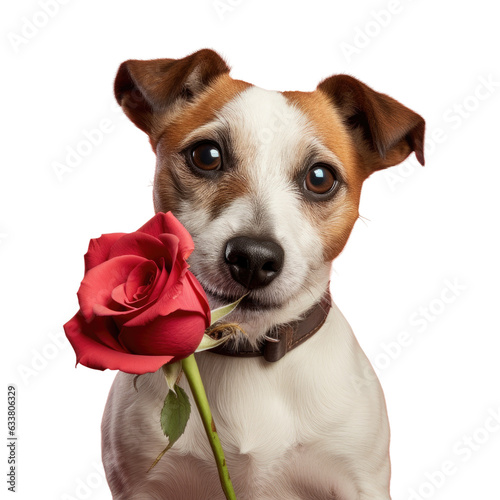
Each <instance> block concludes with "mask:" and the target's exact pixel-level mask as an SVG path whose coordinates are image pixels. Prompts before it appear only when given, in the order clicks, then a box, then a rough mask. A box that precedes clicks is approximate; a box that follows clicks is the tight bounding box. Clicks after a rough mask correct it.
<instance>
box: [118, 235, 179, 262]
mask: <svg viewBox="0 0 500 500" xmlns="http://www.w3.org/2000/svg"><path fill="white" fill-rule="evenodd" d="M178 248H179V241H178V239H177V237H175V236H173V238H172V239H171V240H170V241H169V245H165V244H163V243H162V242H161V241H160V240H159V239H158V238H155V237H154V236H151V235H149V234H144V233H131V234H126V235H124V236H123V237H122V238H120V239H119V240H117V241H116V242H115V243H114V245H113V246H112V247H111V248H110V250H109V258H110V259H112V258H113V257H118V256H120V255H139V256H141V257H144V258H146V259H148V260H154V261H155V262H156V261H158V260H159V259H161V258H163V259H165V266H166V267H167V269H168V268H170V267H171V266H172V262H173V261H174V260H175V258H176V256H177V253H178Z"/></svg>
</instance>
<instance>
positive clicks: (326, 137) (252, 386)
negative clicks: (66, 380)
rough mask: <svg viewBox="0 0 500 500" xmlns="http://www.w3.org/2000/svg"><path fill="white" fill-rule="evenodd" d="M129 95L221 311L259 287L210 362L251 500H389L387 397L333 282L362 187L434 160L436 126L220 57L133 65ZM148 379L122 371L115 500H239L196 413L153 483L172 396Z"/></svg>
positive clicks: (110, 408)
mask: <svg viewBox="0 0 500 500" xmlns="http://www.w3.org/2000/svg"><path fill="white" fill-rule="evenodd" d="M115 95H116V98H117V100H118V102H119V103H120V105H121V106H122V108H123V110H124V112H125V114H126V115H127V116H128V117H129V118H130V120H132V122H133V123H134V124H135V125H137V127H139V128H140V129H141V130H143V131H144V132H146V133H147V134H148V136H149V140H150V143H151V146H152V148H153V150H154V152H155V153H156V156H157V163H156V173H155V179H154V189H153V200H154V208H155V211H156V212H159V211H161V212H167V211H172V212H173V214H174V215H175V216H176V217H177V218H178V219H179V220H180V221H181V222H182V223H183V224H184V226H185V227H186V228H187V230H188V231H189V232H190V233H191V235H192V237H193V240H194V243H195V250H194V252H193V254H192V256H191V257H190V265H191V270H192V272H193V273H194V274H195V276H196V277H197V278H198V280H199V281H200V283H201V284H202V286H203V288H204V289H205V291H206V293H207V296H208V298H209V302H210V306H211V308H212V309H213V308H215V307H219V306H221V305H225V304H228V303H230V302H233V301H235V300H236V299H238V298H240V297H241V296H243V295H244V294H245V293H247V292H248V295H247V297H246V298H245V299H244V300H243V301H242V303H241V304H240V305H239V307H238V308H237V309H236V310H235V311H234V312H232V313H231V316H229V318H230V321H231V322H234V323H239V324H240V325H241V327H242V328H243V330H244V331H245V332H246V334H247V335H246V337H245V336H242V338H241V339H238V338H236V339H235V340H234V341H232V342H231V345H225V346H224V347H222V348H218V349H217V351H216V352H203V353H199V354H197V355H196V356H197V357H196V359H197V362H198V365H199V368H200V372H201V376H202V379H203V381H204V384H205V388H206V392H207V396H208V400H209V402H210V405H211V409H212V413H213V416H214V420H215V422H216V423H217V427H218V431H219V436H220V439H221V443H222V446H223V449H224V452H225V455H226V459H227V464H228V468H229V472H230V475H231V479H232V482H233V485H234V488H235V491H236V495H237V497H238V499H239V500H276V499H285V500H295V499H307V500H313V499H318V500H319V499H321V500H325V499H336V500H389V499H390V492H389V481H390V461H389V424H388V419H387V412H386V406H385V400H384V395H383V392H382V389H381V387H380V383H379V381H378V379H377V377H376V375H375V373H374V371H373V368H372V366H371V365H370V362H369V361H368V359H367V358H366V356H365V354H364V353H363V351H362V350H361V348H360V346H359V344H358V342H357V341H356V339H355V337H354V335H353V333H352V330H351V328H350V327H349V325H348V323H347V321H346V320H345V318H344V317H343V316H342V314H341V312H340V311H339V310H338V309H337V307H336V306H335V304H334V303H333V302H332V301H331V297H330V292H329V280H330V270H331V264H332V261H333V259H335V257H337V255H339V254H340V252H341V251H342V249H343V248H344V246H345V244H346V242H347V239H348V237H349V234H350V232H351V230H352V228H353V226H354V223H355V222H356V220H357V219H358V206H359V198H360V194H361V186H362V184H363V181H364V180H365V179H366V178H367V177H368V176H369V175H370V174H372V173H373V172H374V171H377V170H380V169H383V168H386V167H390V166H392V165H396V164H398V163H400V162H402V161H403V160H404V159H405V158H406V157H407V156H408V155H409V154H410V153H411V152H415V155H416V157H417V159H418V161H419V162H420V163H421V164H422V165H423V164H424V155H423V146H424V130H425V122H424V120H423V118H422V117H421V116H419V115H418V114H416V113H414V112H413V111H411V110H410V109H408V108H406V107H405V106H403V105H402V104H400V103H399V102H398V101H396V100H394V99H392V98H391V97H389V96H387V95H385V94H380V93H378V92H376V91H374V90H372V89H371V88H370V87H368V86H366V85H365V84H364V83H362V82H360V81H359V80H357V79H355V78H353V77H351V76H347V75H334V76H331V77H329V78H327V79H325V80H323V81H322V82H321V83H320V84H319V85H318V87H317V89H316V90H315V91H314V92H298V91H293V92H277V91H269V90H263V89H260V88H258V87H255V86H254V85H252V84H250V83H246V82H243V81H240V80H234V79H232V78H231V77H230V76H229V67H228V66H227V65H226V63H225V62H224V60H223V59H222V58H221V57H220V56H219V55H218V54H217V53H216V52H214V51H212V50H208V49H204V50H200V51H198V52H195V53H194V54H191V55H190V56H188V57H185V58H183V59H156V60H149V61H140V60H129V61H126V62H124V63H123V64H122V65H121V66H120V68H119V70H118V74H117V76H116V80H115ZM133 379H134V376H133V375H129V374H126V373H122V372H119V373H118V374H117V376H116V378H115V381H114V383H113V386H112V388H111V391H110V394H109V398H108V401H107V404H106V409H105V413H104V417H103V421H102V446H103V450H102V456H103V462H104V467H105V471H106V477H107V481H108V483H109V486H110V488H111V491H112V494H113V498H114V499H116V500H148V499H155V500H159V499H172V500H180V499H182V500H184V499H185V500H205V499H210V500H215V499H223V498H224V496H223V493H222V490H221V487H220V483H219V478H218V474H217V469H216V467H215V463H214V459H213V455H212V451H211V449H210V447H209V444H208V441H207V439H206V435H205V432H204V430H203V427H202V424H201V419H200V417H199V415H198V414H197V412H193V414H192V417H191V419H190V420H189V422H188V424H187V427H186V431H185V433H184V434H183V436H182V437H181V438H180V439H179V440H178V442H177V443H176V444H175V445H174V446H173V448H172V449H171V450H169V451H168V452H167V454H166V455H165V456H164V457H163V458H162V459H161V461H160V462H159V463H158V465H157V466H156V467H155V468H154V469H152V470H151V472H149V473H146V471H147V470H148V468H149V467H150V465H151V463H152V461H153V460H154V458H155V457H156V456H158V454H159V453H160V452H161V451H162V449H163V448H164V447H165V443H166V438H165V436H164V434H163V432H162V430H161V427H160V422H159V415H160V410H161V408H162V406H163V401H164V398H165V395H166V392H167V390H168V389H167V387H166V383H165V379H164V375H163V373H162V370H159V371H158V372H156V373H151V374H146V375H144V376H141V377H140V378H139V379H138V380H137V391H136V389H134V383H133ZM180 385H181V386H182V387H183V388H184V390H185V391H186V392H187V393H188V394H189V395H190V397H191V400H192V396H191V392H190V390H189V386H188V384H187V382H186V380H185V379H183V380H182V382H181V383H180Z"/></svg>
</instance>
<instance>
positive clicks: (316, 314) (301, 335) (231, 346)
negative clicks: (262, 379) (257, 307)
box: [212, 285, 332, 362]
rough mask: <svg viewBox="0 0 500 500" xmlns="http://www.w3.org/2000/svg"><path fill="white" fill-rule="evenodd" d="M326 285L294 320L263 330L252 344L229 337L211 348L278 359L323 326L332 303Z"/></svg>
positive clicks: (217, 352) (241, 355)
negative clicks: (320, 293)
mask: <svg viewBox="0 0 500 500" xmlns="http://www.w3.org/2000/svg"><path fill="white" fill-rule="evenodd" d="M331 300H332V298H331V295H330V286H329V285H328V287H327V289H326V291H325V292H324V294H323V296H322V297H321V300H320V301H319V302H317V303H316V304H314V305H313V306H312V307H311V308H310V309H309V310H308V311H306V313H305V314H304V315H303V316H302V317H300V318H299V319H298V320H296V321H292V322H289V323H285V324H282V325H277V326H275V327H273V328H272V329H271V330H270V331H269V332H267V333H266V335H265V337H264V340H263V341H262V342H261V343H260V344H259V345H258V346H257V347H253V346H252V345H251V344H250V343H249V342H248V340H246V339H245V340H244V341H240V342H238V343H237V342H234V341H233V342H232V341H229V342H227V343H225V344H222V345H220V346H219V347H217V348H215V349H213V350H212V352H213V353H215V354H221V355H224V356H234V357H243V358H250V357H259V356H262V357H263V358H264V359H265V360H266V361H268V362H276V361H279V360H280V359H281V358H282V357H283V356H285V354H286V353H287V352H289V351H291V350H292V349H295V348H296V347H298V346H299V345H301V344H303V343H304V342H305V341H307V340H308V339H310V338H311V337H312V336H313V335H314V334H315V333H316V332H317V331H319V329H320V328H321V327H322V326H323V324H324V322H325V320H326V318H327V316H328V313H329V312H330V308H331V305H332V302H331Z"/></svg>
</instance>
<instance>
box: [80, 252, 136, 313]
mask: <svg viewBox="0 0 500 500" xmlns="http://www.w3.org/2000/svg"><path fill="white" fill-rule="evenodd" d="M141 262H144V257H139V256H137V255H123V256H121V257H115V258H114V259H111V260H108V261H106V262H103V263H102V264H99V265H98V266H96V267H93V268H92V269H90V271H88V272H87V273H86V274H85V276H84V277H83V280H82V283H81V285H80V289H79V290H78V293H77V295H78V301H79V303H80V309H81V311H82V314H83V316H84V317H85V319H86V320H87V321H90V320H91V319H92V318H93V316H94V307H95V306H96V305H97V306H98V305H103V306H106V307H108V306H109V305H110V302H111V292H112V290H113V289H114V288H115V287H117V286H118V285H120V284H121V283H124V282H125V281H126V280H127V276H128V275H129V273H130V272H131V271H132V269H134V268H135V267H136V266H137V265H138V264H139V263H141Z"/></svg>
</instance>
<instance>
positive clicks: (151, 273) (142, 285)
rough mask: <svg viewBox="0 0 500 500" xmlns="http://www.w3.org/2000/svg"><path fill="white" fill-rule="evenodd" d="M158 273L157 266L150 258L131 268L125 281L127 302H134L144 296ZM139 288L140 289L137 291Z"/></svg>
mask: <svg viewBox="0 0 500 500" xmlns="http://www.w3.org/2000/svg"><path fill="white" fill-rule="evenodd" d="M159 274H160V273H159V269H158V266H157V265H156V263H155V262H153V261H152V260H148V261H146V262H143V263H141V264H139V265H138V266H137V267H136V268H135V269H133V270H132V272H131V273H130V274H129V275H128V278H127V281H126V283H125V296H126V300H127V303H129V304H131V303H135V302H137V301H139V300H141V299H142V298H144V296H145V295H147V293H148V291H149V290H150V289H151V288H153V286H154V284H155V282H156V280H157V278H158V276H159ZM139 289H141V290H140V291H139ZM138 294H139V295H140V296H138Z"/></svg>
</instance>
